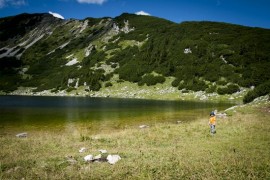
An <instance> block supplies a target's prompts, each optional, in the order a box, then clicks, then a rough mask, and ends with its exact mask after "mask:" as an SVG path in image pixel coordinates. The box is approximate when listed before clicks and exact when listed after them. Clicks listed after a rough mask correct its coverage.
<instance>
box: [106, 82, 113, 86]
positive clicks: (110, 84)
mask: <svg viewBox="0 0 270 180" xmlns="http://www.w3.org/2000/svg"><path fill="white" fill-rule="evenodd" d="M112 85H113V84H112V83H111V82H106V83H105V87H110V86H112Z"/></svg>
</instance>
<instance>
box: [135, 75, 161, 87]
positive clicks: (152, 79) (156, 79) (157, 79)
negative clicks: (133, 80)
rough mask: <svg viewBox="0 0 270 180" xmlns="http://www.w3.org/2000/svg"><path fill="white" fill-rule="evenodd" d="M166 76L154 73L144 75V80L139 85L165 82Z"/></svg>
mask: <svg viewBox="0 0 270 180" xmlns="http://www.w3.org/2000/svg"><path fill="white" fill-rule="evenodd" d="M165 80H166V79H165V77H163V76H154V75H152V74H147V75H145V76H143V78H142V80H141V81H140V82H139V83H138V84H139V85H143V84H146V85H147V86H153V85H156V84H157V83H161V84H162V83H164V82H165Z"/></svg>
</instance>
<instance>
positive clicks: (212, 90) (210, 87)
mask: <svg viewBox="0 0 270 180" xmlns="http://www.w3.org/2000/svg"><path fill="white" fill-rule="evenodd" d="M216 90H217V86H215V85H214V86H209V87H208V88H207V89H206V93H214V92H216Z"/></svg>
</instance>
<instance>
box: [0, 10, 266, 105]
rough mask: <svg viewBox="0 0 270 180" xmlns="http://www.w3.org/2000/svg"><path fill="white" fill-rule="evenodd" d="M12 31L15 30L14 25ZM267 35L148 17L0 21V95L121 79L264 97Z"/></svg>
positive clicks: (97, 85)
mask: <svg viewBox="0 0 270 180" xmlns="http://www.w3.org/2000/svg"><path fill="white" fill-rule="evenodd" d="M14 27H16V28H14ZM269 49H270V30H269V29H262V28H251V27H244V26H239V25H232V24H226V23H217V22H183V23H181V24H176V23H173V22H170V21H167V20H164V19H160V18H156V17H151V16H138V15H133V14H126V13H125V14H122V15H121V16H118V17H116V18H100V19H94V18H87V19H85V20H73V19H71V20H60V19H57V18H55V17H53V16H51V15H48V14H22V15H18V16H15V17H7V18H3V19H0V90H2V91H5V92H10V91H13V90H15V89H17V88H18V87H21V86H23V87H34V88H35V89H34V91H36V92H39V91H43V90H48V89H49V90H51V91H52V92H58V91H62V90H65V91H67V92H69V91H72V90H74V89H76V88H78V87H80V86H84V87H85V91H99V89H100V88H101V87H102V86H105V87H109V86H113V85H114V83H112V82H111V79H112V78H114V79H115V78H118V81H117V83H121V82H123V81H129V82H133V83H137V84H138V85H139V86H143V85H145V84H146V85H147V86H152V85H155V84H157V83H163V82H164V81H165V80H166V78H167V77H174V78H175V80H174V81H173V82H172V84H171V86H173V87H178V89H179V90H186V91H188V90H191V91H206V92H207V93H213V92H217V93H218V94H232V93H235V92H237V91H239V90H240V88H241V87H248V88H250V87H253V86H254V87H255V88H254V89H253V90H251V91H250V92H249V93H248V94H247V95H246V96H245V98H244V102H250V101H252V100H253V99H254V98H256V97H258V96H262V95H265V94H268V93H269V92H270V80H269V79H270V71H269V70H270V69H269V67H270V51H269Z"/></svg>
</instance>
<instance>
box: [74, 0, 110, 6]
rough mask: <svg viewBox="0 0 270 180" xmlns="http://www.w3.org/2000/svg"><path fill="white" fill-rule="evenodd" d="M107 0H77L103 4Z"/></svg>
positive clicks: (78, 0)
mask: <svg viewBox="0 0 270 180" xmlns="http://www.w3.org/2000/svg"><path fill="white" fill-rule="evenodd" d="M106 1H107V0H77V2H78V3H86V4H99V5H101V4H103V3H104V2H106Z"/></svg>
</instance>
